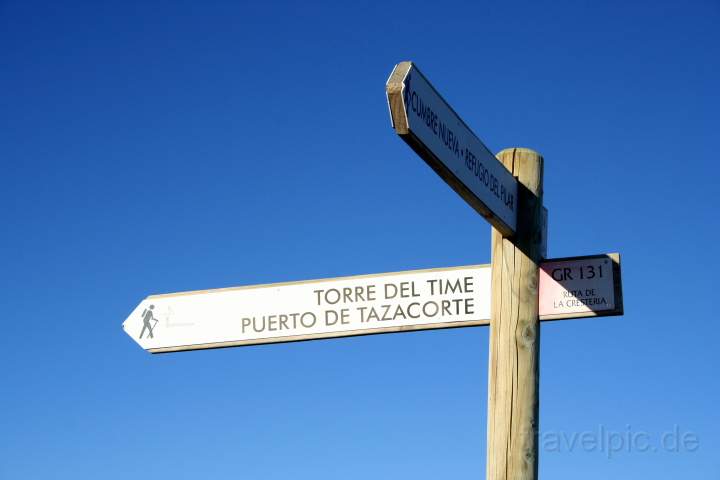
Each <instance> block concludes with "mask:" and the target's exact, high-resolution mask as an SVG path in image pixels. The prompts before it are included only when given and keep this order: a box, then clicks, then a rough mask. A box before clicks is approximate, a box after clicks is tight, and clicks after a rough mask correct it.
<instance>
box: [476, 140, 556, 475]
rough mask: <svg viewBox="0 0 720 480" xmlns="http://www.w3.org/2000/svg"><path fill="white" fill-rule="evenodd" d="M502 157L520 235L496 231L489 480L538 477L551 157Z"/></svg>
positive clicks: (510, 152)
mask: <svg viewBox="0 0 720 480" xmlns="http://www.w3.org/2000/svg"><path fill="white" fill-rule="evenodd" d="M497 157H498V159H499V160H500V161H501V162H502V163H503V165H505V167H506V168H507V169H508V170H510V171H511V172H512V173H513V175H514V176H515V177H517V179H518V181H519V183H520V188H519V191H518V198H517V204H516V206H517V211H518V226H517V232H516V234H515V236H514V237H513V238H507V237H503V236H502V234H500V232H499V231H497V230H495V229H494V228H493V230H492V306H491V314H490V362H489V369H490V371H489V374H488V453H487V479H488V480H535V479H537V476H538V426H539V425H538V404H539V401H538V400H539V399H538V394H539V392H538V380H539V365H538V363H539V351H540V324H539V319H538V263H539V262H540V249H541V235H542V208H543V206H542V183H543V178H542V177H543V158H542V156H540V154H538V153H537V152H534V151H532V150H528V149H525V148H510V149H506V150H503V151H502V152H500V153H498V155H497Z"/></svg>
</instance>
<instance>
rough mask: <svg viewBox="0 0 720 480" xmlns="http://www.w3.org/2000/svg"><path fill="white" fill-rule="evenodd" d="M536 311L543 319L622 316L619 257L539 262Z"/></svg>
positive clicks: (612, 255) (613, 254)
mask: <svg viewBox="0 0 720 480" xmlns="http://www.w3.org/2000/svg"><path fill="white" fill-rule="evenodd" d="M539 308H540V318H542V319H543V320H553V319H562V318H579V317H594V316H601V315H602V316H604V315H622V314H623V302H622V284H621V279H620V255H619V254H617V253H609V254H606V255H591V256H586V257H572V258H564V259H553V260H549V261H547V262H543V263H541V264H540V295H539Z"/></svg>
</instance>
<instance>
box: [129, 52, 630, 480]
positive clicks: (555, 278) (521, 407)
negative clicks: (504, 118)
mask: <svg viewBox="0 0 720 480" xmlns="http://www.w3.org/2000/svg"><path fill="white" fill-rule="evenodd" d="M386 91H387V99H388V105H389V107H390V115H391V118H392V124H393V127H394V128H395V131H396V132H397V134H398V135H399V136H400V138H402V139H403V140H404V141H405V142H406V143H407V144H408V145H410V147H412V148H413V150H415V152H417V153H418V155H420V157H421V158H422V159H423V160H425V162H427V163H428V164H429V165H430V167H432V168H433V169H434V170H435V171H436V172H437V173H438V175H440V177H441V178H442V179H443V180H445V181H446V182H447V183H448V184H449V185H450V186H451V187H452V188H453V189H454V190H455V191H456V192H458V193H459V194H460V196H461V197H462V198H463V199H465V201H466V202H467V203H468V204H470V205H471V206H472V207H473V208H474V209H475V210H477V211H478V212H479V213H480V214H481V215H482V216H484V217H485V218H486V219H487V220H488V221H489V222H490V223H491V224H492V226H493V229H492V264H491V265H490V266H488V265H472V266H467V267H455V268H439V269H430V270H415V271H408V272H395V273H386V274H380V275H361V276H355V277H342V278H334V279H326V280H312V281H306V282H289V283H277V284H270V285H257V286H250V287H237V288H225V289H218V290H204V291H198V292H185V293H175V294H167V295H153V296H150V297H148V298H146V299H145V300H143V301H142V302H141V303H140V304H139V305H138V306H137V307H136V308H135V309H134V310H133V312H132V313H131V314H130V316H129V317H128V318H127V319H126V320H125V322H124V323H123V328H124V329H125V331H126V332H127V334H128V335H130V336H131V337H132V338H133V339H134V340H135V341H136V342H137V343H139V344H140V345H141V346H142V347H143V348H144V349H146V350H148V351H149V352H152V353H162V352H174V351H181V350H197V349H206V348H219V347H230V346H240V345H254V344H262V343H277V342H291V341H299V340H311V339H320V338H335V337H344V336H351V335H366V334H373V333H389V332H404V331H415V330H426V329H436V328H453V327H467V326H477V325H489V326H490V360H489V375H488V442H487V443H488V452H487V478H488V479H489V480H526V479H527V480H535V479H537V472H538V469H537V467H538V446H537V440H538V427H539V394H538V392H539V388H538V385H539V368H538V364H539V351H540V321H541V320H558V319H566V318H581V317H589V316H604V315H622V314H623V299H622V285H621V275H620V256H619V254H616V253H610V254H604V255H590V256H584V257H570V258H561V259H555V260H546V261H543V259H544V258H545V256H546V255H547V237H548V235H547V229H548V227H547V217H548V212H547V209H545V207H544V206H543V158H542V156H541V155H540V154H538V153H537V152H534V151H532V150H529V149H524V148H511V149H506V150H503V151H501V152H500V153H499V154H498V155H497V158H496V157H495V156H493V155H492V154H491V153H490V151H489V150H488V149H487V147H485V145H484V144H483V143H482V142H481V141H480V139H479V138H478V137H477V136H476V135H475V134H474V133H473V132H472V131H471V130H470V128H469V127H468V126H467V125H466V124H465V122H463V121H462V119H460V117H459V116H458V115H457V114H456V113H455V111H454V110H453V109H452V108H451V107H450V106H449V105H448V104H447V102H445V100H444V99H443V98H442V97H441V96H440V94H439V93H438V92H437V91H436V90H435V89H434V88H433V87H432V85H431V84H430V82H429V81H428V80H427V79H426V78H425V76H424V75H423V74H422V73H420V71H419V70H418V68H417V66H415V65H414V64H413V63H411V62H401V63H399V64H397V65H396V66H395V68H394V69H393V71H392V73H391V74H390V78H389V79H388V81H387V84H386Z"/></svg>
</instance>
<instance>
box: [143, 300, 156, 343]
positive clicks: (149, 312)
mask: <svg viewBox="0 0 720 480" xmlns="http://www.w3.org/2000/svg"><path fill="white" fill-rule="evenodd" d="M154 308H155V305H150V306H149V307H148V308H146V309H145V310H143V313H142V317H143V328H142V331H141V332H140V338H143V335H144V334H145V330H146V329H147V331H148V337H149V338H155V337H154V336H153V329H154V328H155V326H157V324H158V322H159V321H158V319H157V318H155V316H154V315H153V309H154ZM152 321H154V322H155V324H151V323H150V322H152Z"/></svg>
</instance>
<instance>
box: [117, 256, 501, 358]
mask: <svg viewBox="0 0 720 480" xmlns="http://www.w3.org/2000/svg"><path fill="white" fill-rule="evenodd" d="M489 321H490V266H489V265H472V266H467V267H456V268H437V269H430V270H415V271H407V272H395V273H385V274H380V275H360V276H354V277H340V278H331V279H325V280H310V281H304V282H289V283H276V284H269V285H256V286H249V287H236V288H223V289H217V290H204V291H197V292H185V293H173V294H168V295H152V296H150V297H148V298H146V299H145V300H143V301H142V302H141V303H140V304H139V305H138V306H137V307H136V308H135V309H134V310H133V312H132V313H131V314H130V316H128V318H127V319H126V320H125V322H124V323H123V328H124V329H125V332H126V333H127V334H128V335H130V336H131V337H132V338H133V339H134V340H135V341H136V342H138V343H139V344H140V346H141V347H143V348H144V349H146V350H148V351H149V352H151V353H162V352H174V351H180V350H198V349H206V348H219V347H230V346H240V345H255V344H261V343H277V342H292V341H299V340H312V339H319V338H334V337H345V336H352V335H367V334H372V333H388V332H404V331H413V330H427V329H435V328H453V327H467V326H473V325H487V324H488V323H489Z"/></svg>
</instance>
